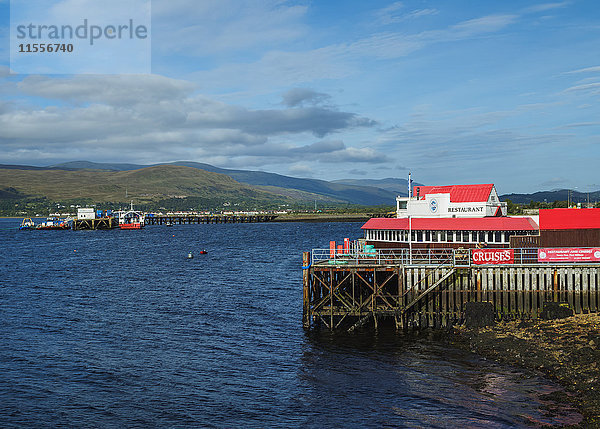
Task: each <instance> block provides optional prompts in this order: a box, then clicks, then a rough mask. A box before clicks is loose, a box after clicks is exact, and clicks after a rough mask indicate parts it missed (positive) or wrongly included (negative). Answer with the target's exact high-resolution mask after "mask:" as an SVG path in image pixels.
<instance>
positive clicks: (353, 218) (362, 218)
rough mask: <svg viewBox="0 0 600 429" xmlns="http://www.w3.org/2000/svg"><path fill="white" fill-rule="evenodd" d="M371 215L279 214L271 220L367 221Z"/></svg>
mask: <svg viewBox="0 0 600 429" xmlns="http://www.w3.org/2000/svg"><path fill="white" fill-rule="evenodd" d="M370 218H371V215H369V214H366V213H357V214H315V215H312V214H305V215H295V216H278V217H276V218H275V219H273V220H272V221H271V222H366V221H368V220H369V219H370Z"/></svg>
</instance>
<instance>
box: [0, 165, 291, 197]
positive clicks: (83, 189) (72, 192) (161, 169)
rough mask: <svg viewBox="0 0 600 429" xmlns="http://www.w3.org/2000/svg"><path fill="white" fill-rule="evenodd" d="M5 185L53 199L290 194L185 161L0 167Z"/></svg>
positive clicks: (14, 193) (16, 192)
mask: <svg viewBox="0 0 600 429" xmlns="http://www.w3.org/2000/svg"><path fill="white" fill-rule="evenodd" d="M0 189H2V190H3V191H4V194H5V195H6V196H11V197H12V198H13V199H14V198H17V197H23V196H28V197H46V198H47V199H49V200H52V201H68V200H77V199H90V200H92V201H94V202H107V201H112V202H123V201H127V200H128V199H131V198H135V199H136V200H137V201H138V202H142V203H143V202H149V201H159V200H165V199H170V198H178V199H183V198H186V197H199V198H204V199H207V200H210V201H216V200H219V201H221V200H222V202H227V201H232V202H233V201H237V200H243V201H251V202H256V203H261V202H262V203H264V202H273V201H282V202H289V198H287V197H284V196H281V195H277V194H275V193H272V192H268V191H265V190H260V189H256V188H254V187H251V186H248V185H245V184H241V183H238V182H236V181H235V180H233V179H232V178H230V177H228V176H225V175H223V174H217V173H211V172H208V171H203V170H199V169H197V168H190V167H182V166H173V165H170V166H169V165H165V166H157V167H147V168H142V169H139V170H129V171H111V170H76V171H69V170H54V169H52V170H19V169H6V168H0Z"/></svg>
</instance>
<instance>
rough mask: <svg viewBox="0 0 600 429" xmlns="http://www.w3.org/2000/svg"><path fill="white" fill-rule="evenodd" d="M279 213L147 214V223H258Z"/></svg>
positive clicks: (266, 220) (268, 220)
mask: <svg viewBox="0 0 600 429" xmlns="http://www.w3.org/2000/svg"><path fill="white" fill-rule="evenodd" d="M276 217H277V215H269V214H257V215H224V214H218V215H217V214H215V215H158V216H157V215H155V216H146V224H147V225H167V224H170V225H192V224H202V223H256V222H270V221H272V220H273V219H275V218H276Z"/></svg>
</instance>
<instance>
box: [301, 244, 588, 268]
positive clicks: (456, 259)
mask: <svg viewBox="0 0 600 429" xmlns="http://www.w3.org/2000/svg"><path fill="white" fill-rule="evenodd" d="M572 249H575V250H590V248H572ZM474 250H477V249H413V250H412V252H411V251H410V250H409V249H365V248H364V247H361V246H355V245H352V246H350V248H349V249H341V250H339V249H313V250H312V252H311V264H313V265H315V264H331V265H345V264H349V265H362V264H373V265H436V266H444V265H446V266H458V267H460V266H471V265H479V266H485V265H499V264H503V265H504V264H511V265H547V264H549V263H552V264H555V265H563V264H564V265H573V264H578V263H600V260H573V261H557V260H551V261H544V260H540V259H539V258H538V255H539V251H543V250H544V249H543V248H541V249H538V248H516V249H507V248H504V249H500V248H499V249H493V250H498V251H502V250H511V251H512V259H511V260H510V262H493V261H490V262H489V263H478V264H476V263H475V262H473V251H474ZM487 250H492V249H487Z"/></svg>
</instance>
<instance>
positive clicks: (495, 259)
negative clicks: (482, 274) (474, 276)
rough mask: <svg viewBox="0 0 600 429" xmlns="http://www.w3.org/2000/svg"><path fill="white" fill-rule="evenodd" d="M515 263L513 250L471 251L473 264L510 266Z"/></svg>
mask: <svg viewBox="0 0 600 429" xmlns="http://www.w3.org/2000/svg"><path fill="white" fill-rule="evenodd" d="M514 261H515V251H514V249H473V263H474V264H476V265H481V264H492V265H495V264H512V263H514Z"/></svg>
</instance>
